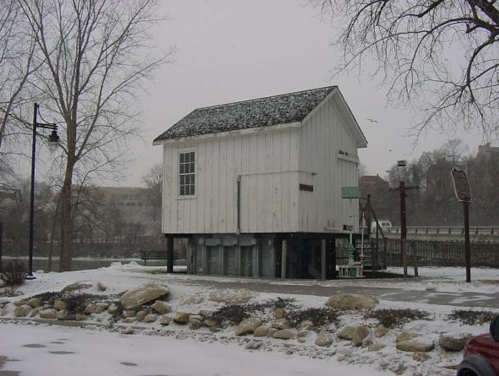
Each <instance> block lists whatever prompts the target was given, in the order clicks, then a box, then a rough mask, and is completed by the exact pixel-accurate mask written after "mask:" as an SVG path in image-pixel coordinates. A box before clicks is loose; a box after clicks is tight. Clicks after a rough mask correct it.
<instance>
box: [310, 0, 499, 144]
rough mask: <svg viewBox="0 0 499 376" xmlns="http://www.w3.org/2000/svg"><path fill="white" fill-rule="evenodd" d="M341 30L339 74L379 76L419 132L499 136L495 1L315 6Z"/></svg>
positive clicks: (354, 1) (343, 1)
mask: <svg viewBox="0 0 499 376" xmlns="http://www.w3.org/2000/svg"><path fill="white" fill-rule="evenodd" d="M309 1H310V3H312V4H313V5H315V6H317V7H320V8H321V9H322V11H323V14H327V15H329V16H331V17H332V19H333V20H334V21H335V25H346V26H345V27H341V30H342V32H341V34H340V36H339V37H338V39H337V40H336V44H337V45H338V46H339V47H341V49H342V50H343V51H344V55H343V58H342V60H341V62H339V64H338V65H337V68H338V70H339V71H344V70H349V69H352V68H357V69H359V70H360V71H363V69H364V68H365V67H366V66H368V65H369V64H370V63H372V60H371V59H374V61H375V68H374V72H369V73H373V74H374V75H375V76H377V77H378V78H379V79H381V82H382V83H383V84H385V85H386V86H387V88H388V92H389V97H390V98H392V99H393V100H394V101H398V100H401V101H402V102H404V103H410V104H412V105H414V106H415V107H416V108H417V109H418V110H421V111H422V112H423V114H424V119H423V120H422V121H421V123H420V124H418V126H417V130H418V131H419V132H420V131H421V130H423V129H424V128H425V127H427V126H437V127H439V128H440V129H445V128H448V129H450V130H452V131H455V130H456V129H457V128H464V129H468V128H470V129H471V128H479V129H481V130H482V132H483V135H484V136H486V137H492V136H494V135H496V136H497V130H498V127H499V122H498V120H497V119H498V117H497V111H498V109H499V108H498V100H499V80H498V79H497V78H498V74H499V70H498V68H499V54H498V52H499V51H498V44H497V42H498V40H499V39H498V36H499V5H498V3H497V2H496V1H495V0H361V1H359V0H309Z"/></svg>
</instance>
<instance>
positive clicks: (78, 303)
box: [33, 292, 116, 314]
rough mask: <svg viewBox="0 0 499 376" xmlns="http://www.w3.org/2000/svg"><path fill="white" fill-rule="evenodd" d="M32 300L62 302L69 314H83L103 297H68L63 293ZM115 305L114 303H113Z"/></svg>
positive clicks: (44, 294)
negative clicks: (64, 303) (89, 306)
mask: <svg viewBox="0 0 499 376" xmlns="http://www.w3.org/2000/svg"><path fill="white" fill-rule="evenodd" d="M33 298H38V299H40V300H41V301H42V302H43V303H46V304H54V302H55V301H56V300H58V299H60V300H63V301H65V302H66V304H67V310H68V312H69V313H71V314H75V313H83V312H84V311H85V308H86V307H87V306H88V305H89V304H90V303H92V302H95V301H103V300H105V298H106V297H105V296H102V295H93V294H75V295H72V294H71V295H70V294H67V293H63V292H44V293H42V294H38V295H35V296H33ZM114 303H115V304H116V302H114Z"/></svg>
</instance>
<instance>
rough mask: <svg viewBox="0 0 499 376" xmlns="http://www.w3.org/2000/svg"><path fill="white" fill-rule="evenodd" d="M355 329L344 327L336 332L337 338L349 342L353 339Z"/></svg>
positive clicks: (353, 327)
mask: <svg viewBox="0 0 499 376" xmlns="http://www.w3.org/2000/svg"><path fill="white" fill-rule="evenodd" d="M355 329H356V327H355V326H345V327H343V328H341V329H340V330H339V331H338V333H337V336H338V338H340V339H346V340H350V341H351V340H352V339H353V334H354V333H355Z"/></svg>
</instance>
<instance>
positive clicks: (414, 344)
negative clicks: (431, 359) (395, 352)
mask: <svg viewBox="0 0 499 376" xmlns="http://www.w3.org/2000/svg"><path fill="white" fill-rule="evenodd" d="M396 347H397V349H399V350H401V351H406V352H428V351H431V350H433V349H434V348H435V344H434V343H433V342H423V341H417V340H408V341H401V342H397V345H396Z"/></svg>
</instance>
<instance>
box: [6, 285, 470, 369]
mask: <svg viewBox="0 0 499 376" xmlns="http://www.w3.org/2000/svg"><path fill="white" fill-rule="evenodd" d="M88 287H89V286H87V285H85V284H73V285H70V286H67V287H66V288H65V289H64V290H63V291H62V292H61V294H55V295H50V294H45V295H44V294H42V295H40V296H35V297H31V298H26V299H20V300H15V301H13V302H5V301H4V302H3V303H1V304H0V314H1V315H2V316H9V315H10V316H14V317H16V318H35V319H44V320H66V321H68V320H74V321H79V322H82V321H86V320H89V321H97V322H99V321H101V322H102V321H104V320H108V321H112V322H114V323H121V324H134V323H156V324H159V325H160V326H166V325H170V324H172V323H174V324H178V325H184V326H187V327H188V328H189V329H191V330H197V329H199V328H201V327H206V328H208V329H209V330H211V331H213V332H216V331H219V330H220V329H221V328H222V327H224V328H225V327H230V326H233V329H230V330H233V331H234V335H235V336H252V337H253V338H262V337H267V338H269V337H270V338H275V339H279V340H296V341H297V342H299V343H304V342H307V341H309V340H310V341H313V342H314V343H315V345H316V346H318V347H327V346H330V345H331V344H332V343H333V342H335V341H350V342H351V344H352V346H355V347H364V348H366V349H367V351H369V352H375V351H381V350H383V349H384V348H385V347H387V346H392V347H395V348H396V349H398V350H400V351H404V352H411V353H413V354H414V355H413V358H414V359H415V360H417V361H425V360H427V359H429V357H430V355H428V353H429V352H431V351H432V350H434V348H435V345H436V344H435V341H434V340H432V339H428V338H425V337H424V336H423V335H422V334H420V333H415V332H411V331H401V330H400V329H398V330H397V329H388V328H385V327H383V326H381V325H377V326H373V325H357V326H354V325H348V326H342V327H339V328H336V325H335V324H334V323H330V324H329V325H323V326H317V325H314V323H313V322H312V321H311V320H308V319H303V320H302V321H299V322H296V321H292V320H290V317H289V315H290V312H289V308H283V307H273V308H272V309H270V310H269V311H266V312H265V314H264V315H260V316H259V317H247V318H244V319H242V321H238V322H231V321H226V320H224V319H223V318H222V319H221V318H220V317H218V318H217V317H216V315H214V311H211V310H208V309H198V310H194V312H193V309H192V307H193V306H198V305H200V304H201V303H202V302H203V301H204V299H205V297H203V296H188V297H184V298H183V299H181V300H180V301H178V302H177V304H176V306H175V309H174V308H173V307H172V305H171V304H170V303H169V299H170V291H169V288H168V287H167V286H165V285H163V284H160V283H156V282H148V283H145V284H143V285H140V286H138V287H137V288H134V289H131V290H128V291H126V292H125V293H124V294H122V295H121V296H116V297H114V298H111V297H110V296H108V295H102V296H101V297H100V299H99V296H97V295H88V294H87V299H80V300H79V299H78V297H82V296H84V295H82V294H81V293H80V291H81V289H84V288H88ZM97 288H98V289H99V290H100V291H101V292H103V291H105V289H106V288H105V286H103V285H102V284H98V286H97ZM88 296H90V298H88ZM251 298H253V294H252V293H251V292H249V291H247V290H217V291H213V292H211V293H210V294H208V295H207V296H206V299H207V300H208V301H211V302H212V303H214V304H215V305H218V306H220V305H221V304H225V305H234V304H235V305H238V304H244V303H247V302H248V301H249V300H250V299H251ZM377 304H378V300H377V299H375V298H372V297H369V296H365V295H360V294H338V295H335V296H332V297H330V298H329V299H328V300H327V301H326V303H325V306H326V307H327V308H330V309H335V310H339V311H342V310H343V311H345V312H354V311H359V310H360V311H362V310H370V309H374V308H375V307H376V305H377ZM189 307H190V308H189ZM205 308H206V306H205ZM391 338H394V339H391ZM468 339H469V336H468V335H465V334H460V335H455V336H450V335H442V336H441V337H440V339H439V341H438V345H439V346H440V347H441V348H442V349H444V350H446V351H461V350H462V349H463V347H464V345H465V343H466V342H467V340H468ZM252 343H253V342H252Z"/></svg>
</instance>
